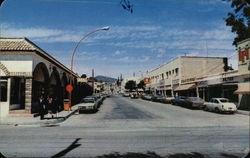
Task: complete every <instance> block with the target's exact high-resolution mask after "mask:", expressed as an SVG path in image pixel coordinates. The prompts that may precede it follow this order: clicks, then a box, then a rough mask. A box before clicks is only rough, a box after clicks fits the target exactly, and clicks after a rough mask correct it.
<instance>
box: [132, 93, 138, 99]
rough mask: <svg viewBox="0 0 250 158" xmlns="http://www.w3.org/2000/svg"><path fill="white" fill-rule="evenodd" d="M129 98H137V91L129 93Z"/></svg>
mask: <svg viewBox="0 0 250 158" xmlns="http://www.w3.org/2000/svg"><path fill="white" fill-rule="evenodd" d="M130 98H131V99H137V98H138V94H137V93H131V94H130Z"/></svg>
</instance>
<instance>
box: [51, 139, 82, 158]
mask: <svg viewBox="0 0 250 158" xmlns="http://www.w3.org/2000/svg"><path fill="white" fill-rule="evenodd" d="M79 140H81V138H76V140H75V141H74V142H72V143H71V144H70V146H68V147H67V148H66V149H64V150H62V151H60V152H59V153H57V154H55V155H54V156H52V157H51V158H58V157H62V156H65V155H66V154H67V153H68V152H70V151H71V150H73V149H75V148H77V147H79V146H81V144H78V141H79Z"/></svg>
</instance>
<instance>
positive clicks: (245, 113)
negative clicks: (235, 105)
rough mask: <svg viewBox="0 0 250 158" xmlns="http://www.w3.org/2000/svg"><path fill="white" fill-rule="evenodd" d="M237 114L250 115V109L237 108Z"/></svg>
mask: <svg viewBox="0 0 250 158" xmlns="http://www.w3.org/2000/svg"><path fill="white" fill-rule="evenodd" d="M236 113H237V114H242V115H248V116H250V111H245V110H237V112H236Z"/></svg>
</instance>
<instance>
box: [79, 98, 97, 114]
mask: <svg viewBox="0 0 250 158" xmlns="http://www.w3.org/2000/svg"><path fill="white" fill-rule="evenodd" d="M97 109H98V102H97V101H96V99H95V98H93V97H86V98H83V99H82V101H81V103H80V104H78V112H79V113H80V112H81V111H97Z"/></svg>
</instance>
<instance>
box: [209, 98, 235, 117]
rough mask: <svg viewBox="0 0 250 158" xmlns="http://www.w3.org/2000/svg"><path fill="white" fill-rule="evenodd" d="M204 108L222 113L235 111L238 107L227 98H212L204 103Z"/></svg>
mask: <svg viewBox="0 0 250 158" xmlns="http://www.w3.org/2000/svg"><path fill="white" fill-rule="evenodd" d="M204 110H207V111H214V112H220V113H235V112H236V111H237V107H236V105H235V104H234V103H232V102H229V100H228V99H227V98H212V99H211V100H210V101H209V102H205V103H204Z"/></svg>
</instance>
